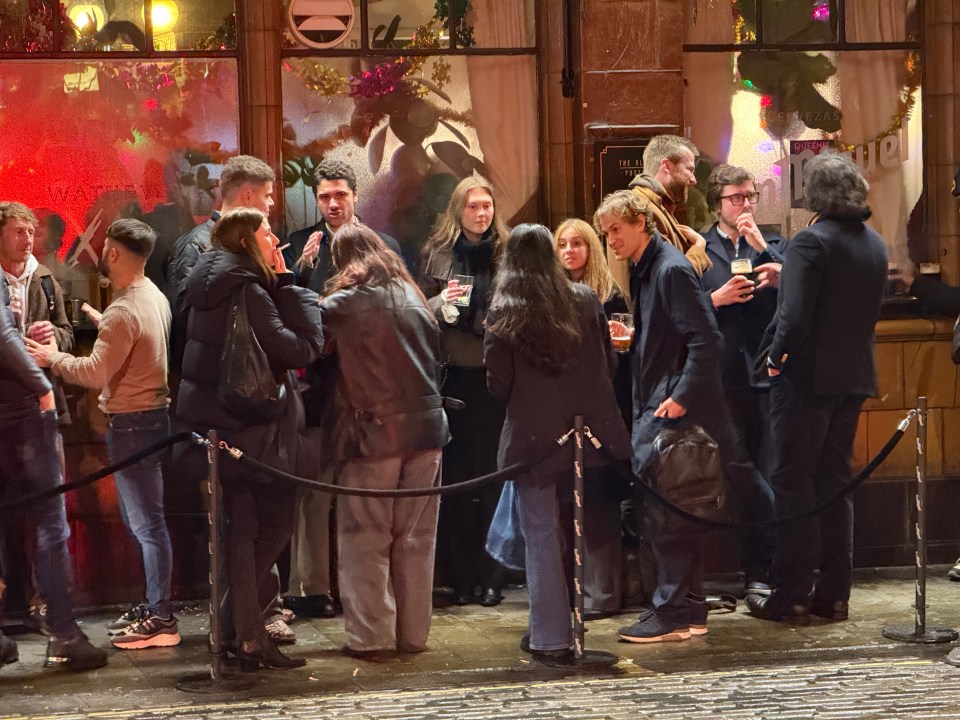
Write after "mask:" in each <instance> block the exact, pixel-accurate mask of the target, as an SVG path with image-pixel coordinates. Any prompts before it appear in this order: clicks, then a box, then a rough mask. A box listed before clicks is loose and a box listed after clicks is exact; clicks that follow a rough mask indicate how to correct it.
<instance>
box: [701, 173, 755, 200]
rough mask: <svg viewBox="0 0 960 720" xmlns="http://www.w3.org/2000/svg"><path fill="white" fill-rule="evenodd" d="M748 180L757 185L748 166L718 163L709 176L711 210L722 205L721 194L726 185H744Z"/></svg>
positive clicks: (708, 190) (708, 188)
mask: <svg viewBox="0 0 960 720" xmlns="http://www.w3.org/2000/svg"><path fill="white" fill-rule="evenodd" d="M748 181H749V182H752V183H753V185H754V187H756V185H757V181H756V180H755V179H754V177H753V173H752V172H750V171H749V170H747V169H746V168H742V167H739V166H738V165H727V164H721V165H717V166H716V167H715V168H714V169H713V171H712V172H711V173H710V177H708V178H707V207H708V208H710V209H711V210H716V209H717V208H718V207H720V194H721V193H722V192H723V188H724V186H725V185H742V184H743V183H745V182H748Z"/></svg>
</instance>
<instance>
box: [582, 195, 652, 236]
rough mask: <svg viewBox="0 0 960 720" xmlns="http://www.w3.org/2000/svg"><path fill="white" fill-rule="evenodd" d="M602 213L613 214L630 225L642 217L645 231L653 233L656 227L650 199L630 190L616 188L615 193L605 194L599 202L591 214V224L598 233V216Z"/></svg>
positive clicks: (600, 216) (600, 231) (599, 230)
mask: <svg viewBox="0 0 960 720" xmlns="http://www.w3.org/2000/svg"><path fill="white" fill-rule="evenodd" d="M604 215H613V216H615V217H618V218H621V219H622V220H625V221H626V222H628V223H630V224H631V225H636V224H637V219H638V218H640V217H642V218H643V220H644V228H645V229H646V231H647V232H649V233H653V231H654V230H656V229H657V222H656V220H654V217H653V210H652V209H651V208H650V201H649V200H647V198H646V196H644V195H641V194H639V193H635V192H633V191H632V190H617V191H616V192H615V193H610V194H609V195H607V196H606V197H605V198H604V199H603V200H602V201H601V202H600V206H599V207H598V208H597V211H596V212H595V213H594V214H593V226H594V227H595V228H596V230H597V232H598V233H602V230H601V229H600V218H602V217H603V216H604Z"/></svg>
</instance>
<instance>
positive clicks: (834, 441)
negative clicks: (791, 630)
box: [746, 154, 887, 620]
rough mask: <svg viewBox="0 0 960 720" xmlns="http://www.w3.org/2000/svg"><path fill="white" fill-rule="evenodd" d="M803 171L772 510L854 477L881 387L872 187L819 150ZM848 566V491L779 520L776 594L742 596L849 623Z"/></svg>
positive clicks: (772, 611)
mask: <svg viewBox="0 0 960 720" xmlns="http://www.w3.org/2000/svg"><path fill="white" fill-rule="evenodd" d="M803 180H804V190H803V192H804V198H805V201H806V205H807V207H808V208H809V209H810V210H812V211H813V212H815V213H816V214H817V218H816V222H814V223H813V224H812V225H810V226H809V227H808V228H806V229H805V230H803V231H801V232H800V233H798V234H797V235H796V237H794V238H793V240H792V241H791V242H790V246H789V248H788V249H787V254H786V261H785V262H784V265H783V275H782V278H781V283H780V300H779V304H780V307H779V310H778V320H777V324H776V330H775V332H774V335H773V343H772V345H771V346H770V350H769V354H768V357H767V360H766V363H767V374H768V375H769V376H770V377H771V378H773V385H772V388H771V391H770V415H771V423H772V431H773V435H774V437H775V438H777V444H776V449H775V453H774V469H773V473H772V475H771V484H772V485H773V490H774V494H775V496H776V506H777V514H778V515H779V516H780V517H783V516H786V515H790V514H794V513H800V512H803V511H804V510H809V509H810V508H813V507H814V506H816V505H817V504H818V503H819V502H821V501H823V500H824V499H826V498H828V497H829V496H830V495H832V494H833V493H834V492H836V491H837V490H838V489H839V488H841V487H843V486H844V485H845V484H846V483H848V482H849V481H850V457H851V455H852V452H853V440H854V435H855V434H856V431H857V418H858V416H859V414H860V406H861V405H862V404H863V401H864V399H866V398H867V397H869V396H873V395H876V393H877V374H876V369H875V367H874V359H873V342H874V326H875V324H876V322H877V318H878V317H879V315H880V301H881V300H882V298H883V293H884V288H885V286H886V279H887V249H886V244H885V243H884V241H883V238H881V237H880V235H878V234H877V233H876V232H875V231H874V230H873V229H871V228H869V227H867V225H865V224H864V221H865V220H866V219H867V218H869V217H870V208H869V207H868V206H867V190H868V189H869V185H868V184H867V181H866V180H865V179H864V177H863V175H862V174H861V172H860V170H859V169H858V168H857V166H856V165H854V164H853V162H852V161H851V160H850V159H849V158H844V157H841V156H839V155H833V154H828V155H820V156H817V157H816V158H813V159H811V160H809V161H808V162H807V164H806V165H805V167H804V171H803ZM817 568H819V570H820V577H819V580H818V581H817V582H816V588H815V589H813V588H814V573H815V571H816V570H817ZM852 568H853V499H852V498H851V497H850V496H849V495H847V496H845V497H844V498H843V499H842V500H840V501H838V502H835V503H833V504H832V505H830V506H829V507H827V508H826V509H825V510H824V511H823V512H822V513H820V515H819V516H818V517H816V518H811V519H809V520H802V521H799V522H793V523H790V524H788V525H785V526H783V527H781V528H779V529H778V533H777V542H776V549H775V552H774V561H773V567H772V569H771V576H772V579H773V583H774V592H773V593H772V594H771V595H766V596H762V595H747V598H746V601H747V607H748V608H749V610H750V612H751V613H753V614H754V615H755V616H757V617H761V618H765V619H768V620H789V619H791V618H792V617H795V616H798V615H805V614H807V613H808V612H812V613H814V614H816V615H819V616H821V617H824V618H827V619H830V620H846V619H847V616H848V601H849V598H850V586H851V574H852ZM811 589H813V592H812V593H811Z"/></svg>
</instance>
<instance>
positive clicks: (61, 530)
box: [0, 407, 77, 637]
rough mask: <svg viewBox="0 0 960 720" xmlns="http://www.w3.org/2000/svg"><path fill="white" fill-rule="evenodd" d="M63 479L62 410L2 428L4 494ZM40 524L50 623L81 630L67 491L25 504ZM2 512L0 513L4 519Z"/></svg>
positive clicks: (39, 557)
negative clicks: (72, 572)
mask: <svg viewBox="0 0 960 720" xmlns="http://www.w3.org/2000/svg"><path fill="white" fill-rule="evenodd" d="M60 483H61V477H60V460H59V457H58V455H57V414H56V412H53V411H49V412H45V413H41V412H40V409H39V407H38V408H37V412H36V414H31V415H30V416H29V417H27V418H25V419H23V420H22V421H21V422H19V423H17V424H16V425H11V426H9V427H4V428H0V499H3V500H4V501H6V500H12V499H14V498H16V497H21V496H23V495H29V494H33V493H37V492H42V491H44V490H49V489H51V488H54V487H57V486H58V485H60ZM22 512H23V514H24V515H25V516H26V518H27V523H28V525H32V526H33V527H35V528H36V540H37V550H36V568H35V572H36V577H37V584H38V585H39V589H40V592H41V594H42V595H43V597H44V599H45V600H46V602H47V624H48V625H49V626H50V629H51V630H52V631H53V633H54V634H55V635H56V636H57V637H69V636H71V635H74V634H76V633H77V626H76V623H75V622H74V619H73V601H72V599H71V597H70V584H71V577H70V556H69V554H68V553H67V538H68V537H70V528H69V526H68V525H67V514H66V510H65V506H64V499H63V496H62V495H59V496H57V497H55V498H52V499H49V500H43V501H41V502H37V503H33V504H31V505H28V506H26V507H24V508H23V509H22ZM2 521H3V518H0V522H2Z"/></svg>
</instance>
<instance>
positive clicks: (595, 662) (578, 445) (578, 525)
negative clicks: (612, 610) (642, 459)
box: [573, 415, 620, 669]
mask: <svg viewBox="0 0 960 720" xmlns="http://www.w3.org/2000/svg"><path fill="white" fill-rule="evenodd" d="M585 431H586V432H589V428H584V425H583V415H577V416H576V417H575V418H574V419H573V441H574V442H573V586H574V587H573V590H574V592H573V603H574V605H573V658H574V662H575V663H576V666H577V667H579V668H582V669H591V668H602V667H610V666H611V665H615V664H616V663H617V662H618V661H619V659H620V658H618V657H617V656H616V655H614V654H613V653H608V652H604V651H602V650H590V651H589V652H587V651H586V650H584V647H583V635H584V628H583V581H584V574H583V567H584V556H585V552H586V549H585V547H584V540H583V435H584V432H585ZM591 437H592V436H591ZM594 442H595V443H596V440H594ZM598 447H599V444H598Z"/></svg>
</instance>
